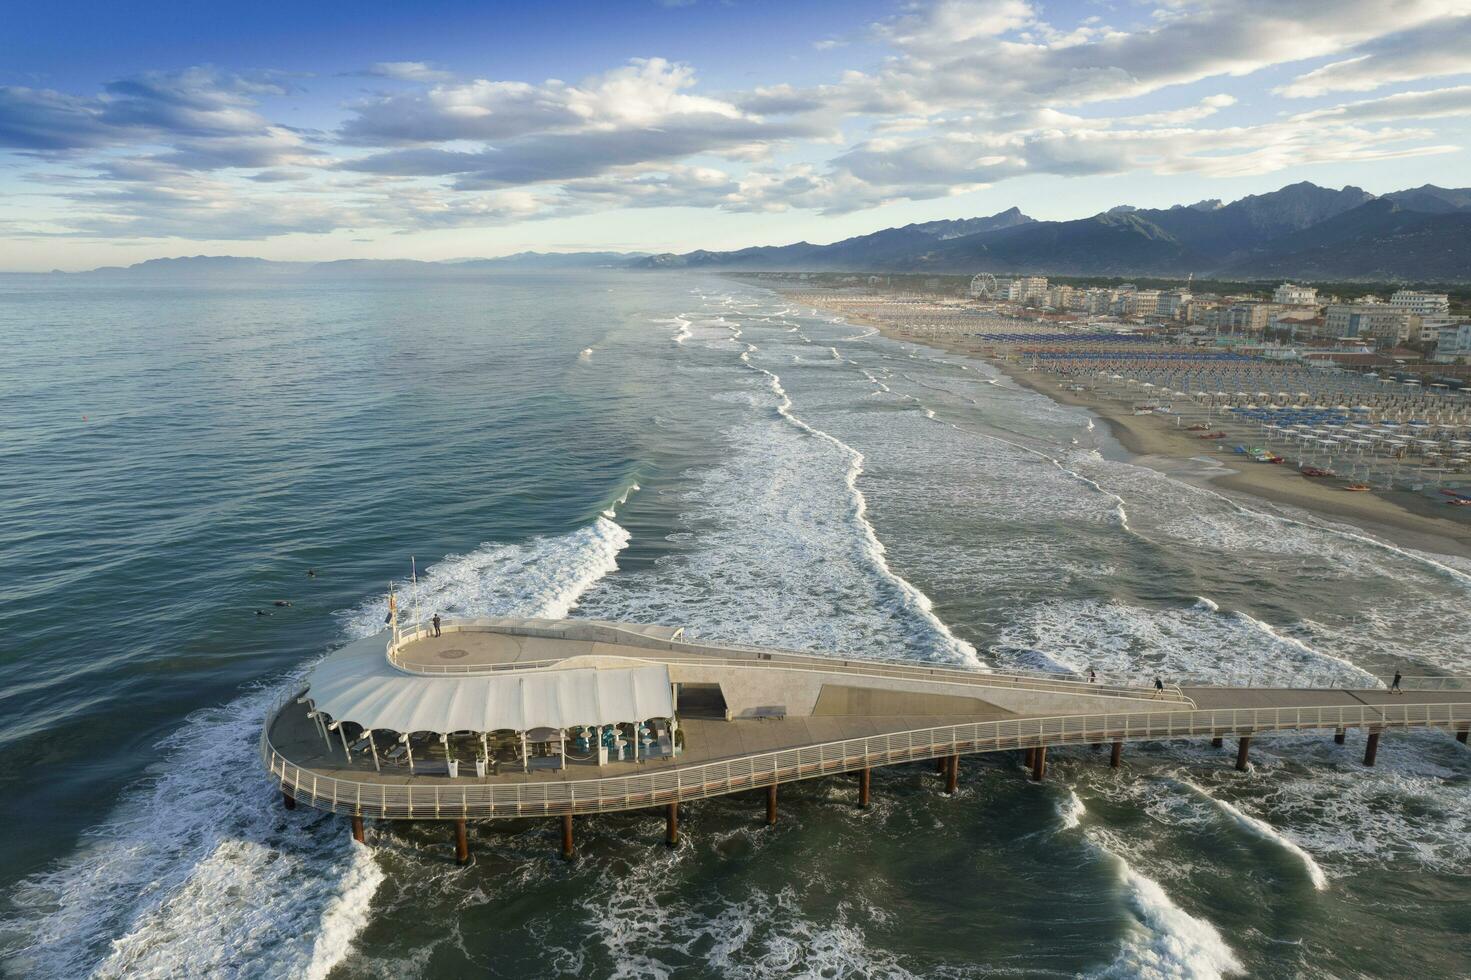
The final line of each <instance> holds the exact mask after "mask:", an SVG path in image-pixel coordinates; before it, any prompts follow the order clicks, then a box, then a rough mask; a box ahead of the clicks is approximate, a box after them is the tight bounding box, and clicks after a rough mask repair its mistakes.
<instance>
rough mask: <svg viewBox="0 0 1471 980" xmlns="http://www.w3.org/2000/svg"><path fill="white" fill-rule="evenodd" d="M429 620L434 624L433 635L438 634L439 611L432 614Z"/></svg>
mask: <svg viewBox="0 0 1471 980" xmlns="http://www.w3.org/2000/svg"><path fill="white" fill-rule="evenodd" d="M430 622H432V623H433V624H434V635H435V636H438V635H439V613H435V614H434V618H433V619H432V620H430Z"/></svg>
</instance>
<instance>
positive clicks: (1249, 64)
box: [0, 0, 1471, 239]
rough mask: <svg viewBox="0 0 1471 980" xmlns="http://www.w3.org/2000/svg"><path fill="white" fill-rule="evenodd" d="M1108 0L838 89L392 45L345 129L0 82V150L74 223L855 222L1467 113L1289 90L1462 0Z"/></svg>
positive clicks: (1382, 153)
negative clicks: (1309, 102)
mask: <svg viewBox="0 0 1471 980" xmlns="http://www.w3.org/2000/svg"><path fill="white" fill-rule="evenodd" d="M1096 9H1099V10H1100V11H1105V10H1106V13H1104V15H1103V16H1107V17H1120V18H1128V19H1129V20H1128V21H1127V22H1126V23H1125V24H1123V26H1115V25H1111V24H1109V23H1107V22H1105V21H1104V20H1103V19H1101V17H1100V16H1087V17H1082V18H1079V17H1078V16H1077V14H1076V12H1073V11H1066V10H1062V11H1058V12H1054V8H1053V6H1052V5H1044V4H1041V3H1039V2H1032V0H934V2H905V3H904V4H903V6H902V7H901V8H900V9H899V11H898V13H897V14H896V15H895V16H893V17H889V18H886V19H884V20H882V21H880V22H878V23H873V24H867V25H864V24H862V23H854V24H841V23H840V24H835V25H832V27H831V31H832V32H831V33H829V34H827V35H826V37H825V38H824V39H821V40H818V41H816V42H814V43H816V44H817V45H818V47H819V48H821V49H825V50H831V49H833V48H835V46H836V43H837V42H840V41H844V40H846V39H851V40H854V41H861V42H862V43H861V44H855V45H854V47H853V52H854V54H853V57H854V58H855V59H856V58H860V57H864V58H867V57H870V56H871V55H870V54H869V52H872V50H873V48H874V46H878V47H879V48H881V49H882V53H881V56H880V57H878V58H877V59H876V60H875V61H873V62H871V63H867V64H862V63H855V64H854V65H853V67H852V69H851V70H847V71H842V72H840V73H837V74H835V75H834V76H832V77H831V78H830V79H829V80H827V82H826V83H825V84H806V85H800V86H799V85H794V84H792V83H791V81H790V80H789V79H786V78H782V77H781V76H780V75H779V74H776V75H765V76H763V77H762V78H761V79H760V81H759V83H754V84H751V85H749V86H747V87H745V88H741V89H737V90H733V91H724V92H712V91H709V90H708V89H705V88H702V86H701V84H700V80H699V77H698V75H697V73H696V71H695V68H694V67H693V66H691V65H688V64H684V63H681V62H678V61H672V60H668V59H665V58H660V57H646V58H636V59H632V60H630V61H628V62H626V63H623V64H620V65H615V66H613V67H611V68H610V69H608V70H606V71H603V72H600V73H595V74H592V75H589V76H588V77H585V78H582V79H581V80H578V81H571V82H569V81H564V80H561V79H555V78H554V79H546V80H543V81H540V82H531V81H521V80H515V79H497V78H461V77H458V76H456V75H453V74H451V73H450V72H448V71H446V70H444V69H443V68H441V67H440V66H438V65H435V64H433V63H431V62H429V61H417V60H402V61H383V62H378V63H376V64H373V65H372V66H370V67H369V68H368V69H366V70H364V71H362V72H359V73H357V74H360V75H367V76H370V77H374V78H381V79H387V80H389V81H391V82H393V83H394V84H392V85H385V86H384V88H385V89H386V90H385V91H381V92H376V93H373V94H371V95H368V96H366V97H360V98H358V99H356V100H355V101H353V102H352V103H350V104H348V105H345V106H341V107H340V110H341V121H340V122H339V123H337V124H336V125H335V126H334V128H332V129H331V130H330V131H329V132H319V131H312V130H303V129H300V128H297V127H293V126H290V125H285V124H284V120H283V119H282V118H281V117H274V116H273V111H274V110H275V109H277V108H278V107H279V104H278V100H280V99H282V98H283V97H284V96H287V95H290V94H292V93H293V91H294V88H293V86H294V84H295V83H294V82H293V81H292V80H291V79H290V78H288V77H287V76H285V75H283V74H280V73H271V72H254V73H234V72H229V71H225V70H222V69H219V68H214V67H210V66H200V67H194V68H187V69H184V70H182V71H173V72H143V73H140V74H135V75H130V76H128V77H125V78H121V79H117V80H115V81H113V82H111V83H109V84H107V85H106V86H104V87H103V88H102V89H101V90H100V91H95V92H93V93H91V94H77V93H73V92H66V91H61V90H54V89H46V88H29V87H0V150H4V149H8V150H9V151H10V157H11V162H12V163H14V164H19V166H21V167H22V168H26V167H30V168H32V170H31V171H30V172H28V173H25V174H24V176H25V177H26V178H27V179H28V180H29V181H30V184H29V186H32V187H36V188H41V189H42V190H40V191H39V192H38V195H39V196H41V197H44V198H46V201H47V208H48V214H49V215H55V216H56V217H55V219H54V220H55V221H56V222H58V223H59V224H58V227H64V228H65V229H66V233H67V234H86V235H94V236H111V237H115V238H120V239H121V238H127V237H158V236H183V237H199V238H228V237H262V236H266V237H269V236H272V235H279V234H293V233H320V232H324V231H331V230H333V229H354V230H355V231H361V230H364V229H373V230H374V231H375V232H384V231H387V232H396V233H411V232H413V231H416V230H423V229H436V228H451V227H474V226H478V225H484V226H491V225H504V224H513V223H516V222H521V221H530V220H540V219H544V218H549V217H558V216H562V217H565V216H572V215H581V214H588V213H592V212H595V211H604V210H609V209H620V208H623V209H627V208H652V207H695V208H704V209H720V210H723V211H736V212H756V213H761V212H773V211H784V210H792V209H802V210H810V211H814V212H820V213H824V214H839V213H845V212H850V211H855V210H859V209H864V208H873V207H882V206H884V205H885V204H888V203H891V202H894V201H900V200H926V199H935V198H942V197H945V196H948V195H954V194H958V193H964V192H967V191H971V190H975V189H977V188H981V187H985V186H988V185H993V184H997V183H1000V182H1003V181H1006V180H1011V179H1014V178H1018V177H1023V176H1032V175H1049V176H1057V177H1074V178H1089V177H1102V176H1110V175H1116V174H1124V173H1136V172H1137V173H1154V174H1182V173H1189V174H1199V175H1203V176H1210V177H1218V176H1235V175H1242V174H1264V173H1270V172H1272V171H1274V170H1278V169H1282V168H1285V167H1293V166H1303V165H1311V164H1315V163H1323V162H1330V161H1332V162H1339V161H1364V160H1382V159H1398V158H1406V157H1412V156H1417V155H1424V154H1432V153H1442V152H1446V151H1447V150H1448V149H1450V148H1451V147H1449V143H1450V142H1453V140H1448V139H1446V138H1443V137H1440V138H1438V137H1437V136H1436V134H1435V133H1434V132H1433V131H1432V130H1431V129H1430V128H1429V127H1428V126H1427V125H1426V124H1425V123H1424V122H1422V120H1435V119H1446V118H1453V117H1457V116H1462V115H1465V114H1468V113H1471V93H1468V90H1471V86H1465V85H1463V86H1454V85H1452V86H1450V87H1434V86H1431V85H1427V86H1421V88H1422V89H1424V90H1423V91H1414V92H1401V93H1398V94H1391V95H1387V96H1383V97H1381V98H1373V99H1366V100H1364V101H1359V102H1347V101H1345V102H1342V104H1339V105H1332V106H1326V107H1315V108H1313V109H1311V110H1310V111H1306V112H1287V111H1283V108H1282V107H1283V105H1284V103H1283V101H1282V100H1283V99H1284V98H1296V97H1308V96H1312V97H1321V96H1323V95H1326V94H1330V93H1334V92H1362V91H1372V90H1374V89H1377V88H1379V87H1381V86H1384V85H1388V84H1398V83H1404V82H1410V81H1413V80H1415V79H1419V78H1426V77H1433V76H1436V75H1451V74H1456V73H1459V72H1464V71H1465V69H1464V68H1462V66H1461V65H1462V63H1461V60H1460V59H1461V57H1462V56H1461V51H1463V50H1465V47H1466V44H1467V41H1468V40H1471V37H1468V31H1471V26H1468V25H1471V16H1468V15H1467V13H1466V9H1465V0H1338V2H1336V3H1333V4H1330V3H1328V2H1326V0H1155V3H1154V5H1153V6H1152V7H1151V6H1147V5H1142V6H1141V5H1122V6H1118V7H1110V8H1103V7H1098V8H1096ZM1067 18H1070V19H1067ZM803 40H804V39H797V41H798V43H801V42H802V41H803ZM827 42H833V43H827ZM779 63H780V62H779V61H778V60H776V59H773V60H772V64H779ZM1284 65H1293V66H1296V67H1293V68H1292V69H1291V70H1290V71H1289V72H1287V73H1286V74H1284V75H1283V76H1282V77H1287V75H1288V74H1291V75H1295V77H1292V78H1291V80H1290V81H1288V82H1287V83H1286V84H1283V85H1282V86H1281V87H1280V88H1278V89H1276V90H1275V91H1273V92H1268V91H1266V89H1265V86H1266V84H1267V83H1265V82H1263V81H1261V80H1260V78H1258V79H1248V76H1251V75H1252V74H1253V73H1256V72H1259V71H1261V70H1262V69H1265V68H1269V67H1278V68H1279V69H1280V66H1284ZM1182 86H1192V87H1191V88H1189V89H1186V90H1184V93H1181V92H1180V91H1178V89H1179V88H1180V87H1182ZM1172 90H1176V91H1173V92H1172ZM1202 92H1212V93H1215V94H1212V95H1208V96H1205V97H1202V96H1201V93H1202ZM1186 93H1188V94H1186ZM1172 96H1173V97H1172ZM1143 97H1149V98H1147V99H1144V98H1143ZM1136 100H1137V101H1136ZM1238 100H1239V101H1238ZM1171 106H1173V108H1171ZM1227 109H1230V111H1229V112H1223V110H1227ZM49 220H52V219H51V218H49V217H48V221H49Z"/></svg>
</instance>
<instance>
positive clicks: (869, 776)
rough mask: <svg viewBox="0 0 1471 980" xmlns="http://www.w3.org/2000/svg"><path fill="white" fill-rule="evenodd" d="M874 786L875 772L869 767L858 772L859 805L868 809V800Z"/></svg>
mask: <svg viewBox="0 0 1471 980" xmlns="http://www.w3.org/2000/svg"><path fill="white" fill-rule="evenodd" d="M872 785H873V772H872V770H870V769H869V768H868V767H867V766H864V767H863V768H862V769H860V770H858V805H859V806H860V807H863V808H865V809H866V808H867V807H868V798H869V795H870V790H871V788H872Z"/></svg>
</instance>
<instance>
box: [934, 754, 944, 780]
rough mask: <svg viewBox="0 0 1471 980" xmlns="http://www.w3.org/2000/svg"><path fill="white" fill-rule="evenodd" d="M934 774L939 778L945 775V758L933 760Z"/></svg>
mask: <svg viewBox="0 0 1471 980" xmlns="http://www.w3.org/2000/svg"><path fill="white" fill-rule="evenodd" d="M935 772H936V773H938V774H939V775H941V776H943V775H945V757H944V756H943V755H942V756H940V757H939V758H937V759H935Z"/></svg>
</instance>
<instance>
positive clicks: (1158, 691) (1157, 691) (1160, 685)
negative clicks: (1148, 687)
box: [1153, 677, 1165, 697]
mask: <svg viewBox="0 0 1471 980" xmlns="http://www.w3.org/2000/svg"><path fill="white" fill-rule="evenodd" d="M1164 693H1165V682H1164V681H1162V680H1160V679H1159V678H1158V677H1156V678H1155V679H1154V694H1153V697H1159V696H1160V695H1162V694H1164Z"/></svg>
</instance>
